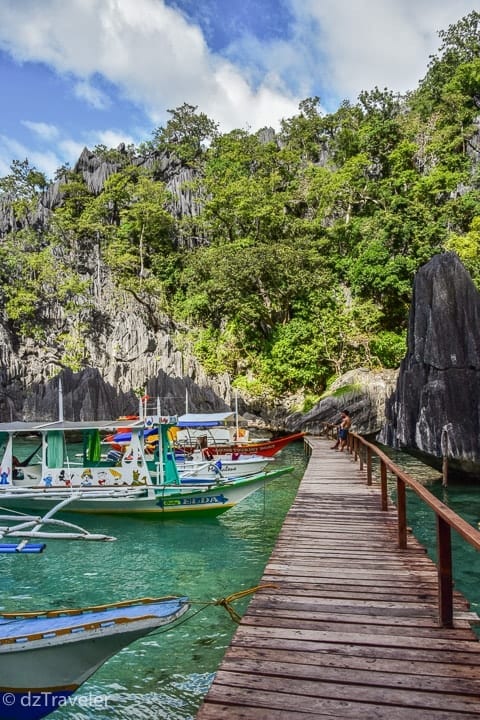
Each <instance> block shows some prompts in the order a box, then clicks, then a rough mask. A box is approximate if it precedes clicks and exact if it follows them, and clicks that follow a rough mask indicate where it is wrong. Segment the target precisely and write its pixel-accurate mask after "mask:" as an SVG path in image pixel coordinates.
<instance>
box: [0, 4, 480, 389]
mask: <svg viewBox="0 0 480 720" xmlns="http://www.w3.org/2000/svg"><path fill="white" fill-rule="evenodd" d="M479 23H480V14H479V13H477V12H472V13H471V14H469V15H468V16H466V17H465V18H463V19H462V20H461V21H460V22H458V23H457V24H455V25H453V26H451V27H450V28H449V29H448V30H447V31H443V32H441V33H440V34H439V35H440V38H441V41H442V45H441V47H440V49H439V53H438V55H435V56H433V57H432V58H431V60H430V64H429V66H428V69H427V73H426V75H425V78H424V79H423V80H422V82H421V83H420V84H419V87H418V88H417V89H416V90H415V91H412V92H411V93H408V94H407V95H406V96H397V95H395V94H394V93H392V92H391V91H389V90H388V89H384V90H380V89H378V88H374V89H373V90H371V91H369V92H362V93H361V94H360V96H359V98H358V101H357V103H355V104H353V103H349V102H344V103H343V104H342V105H341V106H340V107H339V108H338V110H337V111H336V112H335V113H332V114H329V115H324V114H322V113H321V112H320V110H319V105H320V101H319V98H316V97H314V98H307V99H305V100H304V101H303V102H302V103H301V104H300V106H299V112H298V114H297V115H296V116H294V117H292V118H287V119H285V120H284V121H283V122H282V126H281V130H280V132H279V133H278V134H274V133H273V132H268V131H262V132H259V133H250V132H247V131H245V130H234V131H232V132H229V133H225V134H222V133H221V132H219V130H218V126H217V124H216V123H215V122H214V121H213V120H210V119H209V118H207V117H206V116H205V115H204V114H203V113H197V108H196V107H194V106H191V105H188V104H185V105H183V106H182V107H180V108H177V109H176V110H171V111H169V113H170V116H171V117H170V120H169V122H168V123H167V124H166V126H165V127H164V128H158V129H156V130H155V131H154V132H153V135H152V139H151V140H150V141H148V142H146V143H145V144H144V145H142V146H141V147H140V148H138V149H135V148H129V149H128V152H127V153H123V154H122V155H119V154H118V153H116V151H108V150H107V149H106V148H97V149H96V154H97V156H102V157H104V159H105V161H106V162H110V163H116V166H115V167H116V170H117V172H114V173H113V174H111V175H110V177H109V178H108V179H107V181H106V182H105V184H104V187H103V191H102V192H101V193H100V194H97V195H95V194H93V193H92V192H90V191H89V190H88V188H87V186H86V184H85V181H84V180H83V178H82V177H81V176H79V175H76V174H75V173H73V172H72V171H71V170H69V168H62V169H61V171H59V177H61V178H62V183H63V184H62V192H63V200H62V203H61V204H60V206H59V207H58V208H57V209H56V210H55V212H54V213H53V215H52V217H51V220H50V222H49V224H48V228H46V227H45V226H42V225H39V224H38V223H37V224H33V225H32V224H31V223H30V222H29V218H30V217H31V216H32V214H31V213H32V209H33V207H34V205H35V203H38V193H39V191H41V190H42V189H44V188H45V186H46V180H45V178H44V177H43V176H42V174H41V173H38V172H37V171H36V170H35V168H30V166H29V165H28V162H27V161H25V162H24V163H20V162H18V161H16V162H15V163H13V165H12V173H11V175H9V176H7V177H6V178H3V179H2V180H0V199H1V197H2V194H3V195H5V196H8V197H9V198H10V199H11V200H13V204H12V212H13V213H14V216H15V223H14V227H12V228H11V230H10V232H9V233H8V234H6V235H5V237H4V238H3V242H2V243H1V244H0V255H1V262H2V267H3V268H4V273H5V274H6V275H8V278H9V283H8V285H7V284H5V283H3V284H2V288H3V290H2V294H1V295H0V303H1V306H2V308H3V310H4V313H5V316H6V317H7V318H8V321H9V322H10V324H11V328H12V330H13V331H14V332H16V333H17V334H19V335H28V334H30V335H31V334H32V333H33V334H34V335H35V336H36V337H43V338H44V339H50V340H52V338H53V339H54V340H55V342H56V343H57V346H58V347H59V348H60V354H61V356H62V357H61V360H62V362H64V363H66V364H68V365H70V366H71V367H73V368H74V369H78V368H79V367H81V365H82V363H86V362H88V358H87V357H86V356H85V353H84V351H83V346H82V337H83V338H84V337H85V333H86V332H88V331H89V328H92V327H93V323H94V319H95V308H94V305H95V303H94V302H93V301H92V291H91V288H92V286H93V284H94V283H95V282H97V283H98V275H99V274H100V275H101V276H102V277H106V276H108V278H109V281H110V282H111V283H112V284H113V286H115V287H117V288H119V289H122V290H123V291H124V292H127V293H129V294H131V295H132V296H134V297H135V299H136V301H137V302H138V303H139V304H140V305H141V306H142V307H143V308H144V309H145V312H146V317H147V321H148V322H149V323H150V325H151V327H152V328H153V329H158V327H159V318H160V317H161V316H162V315H168V316H169V317H171V318H172V319H173V320H174V321H175V323H176V326H177V327H178V328H179V333H180V332H181V333H182V334H183V342H188V343H190V344H191V346H192V347H193V348H194V351H195V354H196V355H197V357H198V358H199V359H200V360H201V362H202V363H203V364H204V366H205V368H206V369H207V371H208V372H210V373H217V372H223V371H227V372H229V373H230V374H231V376H232V378H233V379H234V382H235V383H236V385H237V386H238V387H243V388H245V389H248V390H249V391H250V392H252V393H255V394H265V393H267V394H271V395H279V394H283V393H295V392H299V391H303V392H304V393H309V394H310V395H312V394H313V395H315V394H317V395H319V394H321V393H322V392H323V391H324V389H325V388H326V386H327V385H328V382H329V380H330V379H331V378H332V377H334V376H335V375H338V374H340V373H342V372H344V371H346V370H347V369H349V368H351V367H354V366H358V365H363V366H366V367H370V368H381V367H396V366H397V365H398V363H399V361H400V359H401V358H402V357H403V355H404V353H405V332H406V322H407V315H408V310H409V305H410V300H411V288H412V281H413V277H414V274H415V272H416V270H417V269H418V267H419V266H420V265H421V264H423V263H425V262H426V261H428V259H429V258H430V257H432V255H434V254H436V253H438V252H442V251H444V250H454V251H455V252H457V253H458V255H459V256H460V258H461V259H462V261H463V262H464V264H465V265H466V267H467V268H468V270H469V271H470V272H471V274H472V276H473V278H474V280H475V281H476V282H477V281H479V280H480V259H479V258H480V255H479V242H480V194H479V179H480V178H479V163H478V156H479V150H480V129H479V123H478V116H479V108H480V34H479ZM162 153H163V154H167V155H169V156H171V157H174V158H176V159H177V161H178V163H179V166H180V167H183V168H186V169H189V170H190V172H191V178H192V179H191V180H190V181H189V184H188V188H184V189H185V190H188V193H189V195H190V197H191V198H192V201H193V203H194V205H195V208H197V210H196V212H195V213H193V214H191V215H188V216H186V215H185V214H184V215H183V216H182V215H181V214H180V215H179V213H178V212H175V211H174V205H175V203H174V200H173V198H172V196H171V194H170V193H169V192H168V191H167V189H166V186H165V184H164V183H163V182H162V181H160V180H159V179H158V178H159V170H158V167H156V166H155V163H153V164H150V165H145V167H148V170H146V169H141V163H139V162H136V160H137V159H138V157H140V156H145V154H150V155H153V156H156V157H159V156H160V155H161V154H162ZM55 303H57V304H60V305H63V307H64V311H63V313H62V321H61V326H60V325H59V318H58V316H56V315H55V313H52V312H51V311H50V312H49V311H47V308H48V307H50V308H51V307H52V304H55Z"/></svg>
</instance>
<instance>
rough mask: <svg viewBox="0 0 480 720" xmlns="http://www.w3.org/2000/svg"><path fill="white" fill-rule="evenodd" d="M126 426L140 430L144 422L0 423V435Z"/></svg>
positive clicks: (60, 421) (58, 421) (108, 428)
mask: <svg viewBox="0 0 480 720" xmlns="http://www.w3.org/2000/svg"><path fill="white" fill-rule="evenodd" d="M125 425H128V427H129V428H142V427H144V426H145V420H125V418H123V419H118V420H80V421H76V422H75V421H68V420H63V421H62V420H56V421H53V422H38V421H35V422H23V421H17V422H10V423H0V433H39V432H46V431H48V430H61V431H66V430H76V431H82V430H116V429H118V428H121V427H123V428H124V427H125Z"/></svg>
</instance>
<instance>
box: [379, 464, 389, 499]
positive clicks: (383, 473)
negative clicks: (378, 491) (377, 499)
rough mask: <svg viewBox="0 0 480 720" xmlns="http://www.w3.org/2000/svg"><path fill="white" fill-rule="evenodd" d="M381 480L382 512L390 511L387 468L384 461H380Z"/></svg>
mask: <svg viewBox="0 0 480 720" xmlns="http://www.w3.org/2000/svg"><path fill="white" fill-rule="evenodd" d="M380 480H381V483H382V510H388V490H387V466H386V465H385V463H384V461H383V460H380Z"/></svg>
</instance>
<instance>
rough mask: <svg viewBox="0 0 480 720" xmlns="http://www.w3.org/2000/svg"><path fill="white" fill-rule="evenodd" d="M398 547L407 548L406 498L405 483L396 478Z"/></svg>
mask: <svg viewBox="0 0 480 720" xmlns="http://www.w3.org/2000/svg"><path fill="white" fill-rule="evenodd" d="M397 510H398V547H399V548H401V549H402V550H405V548H406V547H407V496H406V492H405V483H404V482H403V480H400V478H399V477H397Z"/></svg>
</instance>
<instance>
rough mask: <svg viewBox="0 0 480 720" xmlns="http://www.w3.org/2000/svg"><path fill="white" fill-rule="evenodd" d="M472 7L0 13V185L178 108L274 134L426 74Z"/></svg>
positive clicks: (247, 1) (240, 1)
mask: <svg viewBox="0 0 480 720" xmlns="http://www.w3.org/2000/svg"><path fill="white" fill-rule="evenodd" d="M473 9H476V8H475V5H474V3H473V2H472V1H471V0H468V1H466V0H455V2H451V0H42V2H40V1H39V0H0V88H1V91H2V109H1V113H0V176H3V175H6V174H8V172H9V167H10V164H11V162H12V160H14V159H18V160H24V159H25V158H28V160H29V161H30V163H31V164H32V165H34V166H35V167H37V168H38V169H39V170H42V171H43V172H45V173H46V175H47V177H49V178H51V177H53V175H54V172H55V170H56V169H57V168H58V167H60V166H61V165H63V164H64V163H69V164H70V165H71V166H73V165H74V164H75V161H76V160H77V158H78V156H79V154H80V152H81V151H82V148H83V147H85V146H87V147H90V148H93V147H94V146H95V145H98V144H104V145H106V146H107V147H116V146H117V145H118V144H119V143H120V142H126V143H134V144H139V143H140V142H142V141H145V140H148V139H150V138H151V135H152V132H153V130H154V129H155V128H157V127H159V126H161V125H164V124H165V123H166V122H167V120H168V117H169V115H168V112H167V110H168V109H169V108H170V109H171V108H176V107H179V106H180V105H182V104H183V103H184V102H187V103H189V104H192V105H196V106H198V110H199V111H202V112H205V113H206V114H207V115H208V116H209V117H211V118H212V119H213V120H215V121H216V122H218V123H219V125H220V129H221V130H223V131H228V130H231V129H232V128H235V127H236V128H245V129H250V130H252V131H253V130H256V129H258V128H261V127H264V126H266V125H270V126H272V127H275V128H278V126H279V123H280V120H281V118H286V117H291V116H292V115H294V114H295V113H296V112H297V110H298V103H299V102H300V101H301V100H302V99H304V98H306V97H310V96H313V95H318V96H319V97H320V100H321V106H322V108H323V109H324V111H325V112H332V111H334V110H335V109H336V108H337V107H338V105H339V103H340V102H341V101H342V100H344V99H349V100H352V101H355V100H356V99H357V97H358V94H359V93H360V92H361V91H362V90H371V89H373V88H374V87H375V86H378V87H380V88H384V87H387V88H389V89H390V90H393V91H398V92H405V91H406V90H411V89H414V88H415V87H416V86H417V84H418V81H419V80H420V79H421V78H422V77H423V76H424V75H425V72H426V70H427V65H428V59H429V55H431V54H432V53H435V52H436V51H437V50H438V47H439V45H440V41H439V38H438V31H439V30H442V29H447V28H448V26H449V25H450V24H452V23H455V22H457V21H458V20H459V19H460V18H462V17H463V16H465V15H467V14H468V13H469V12H471V11H472V10H473Z"/></svg>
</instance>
